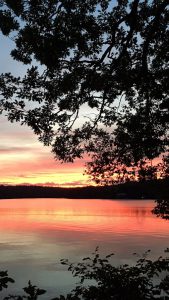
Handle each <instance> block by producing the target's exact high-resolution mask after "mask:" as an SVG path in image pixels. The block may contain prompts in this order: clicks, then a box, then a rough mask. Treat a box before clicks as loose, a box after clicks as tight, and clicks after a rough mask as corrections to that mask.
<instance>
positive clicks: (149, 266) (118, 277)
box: [0, 248, 169, 300]
mask: <svg viewBox="0 0 169 300" xmlns="http://www.w3.org/2000/svg"><path fill="white" fill-rule="evenodd" d="M149 252H150V250H148V251H147V252H146V253H145V254H144V255H143V256H142V257H141V258H139V259H137V261H136V263H135V264H134V265H132V266H129V265H128V264H124V265H120V266H114V265H113V264H112V263H111V262H110V259H111V257H112V256H113V255H114V254H113V253H112V254H110V255H107V256H106V257H105V258H101V257H100V255H99V253H98V248H96V251H95V252H94V253H93V254H92V256H91V257H85V258H84V259H83V261H82V262H80V263H77V264H74V263H70V262H69V260H67V259H66V260H65V259H64V260H61V263H62V264H63V265H66V266H67V267H68V270H69V271H71V272H72V275H73V276H74V277H77V278H78V279H79V283H78V284H77V285H76V287H75V288H74V289H73V290H72V291H71V292H70V294H68V295H66V296H63V295H60V296H59V297H55V298H53V299H52V300H80V299H83V300H111V299H113V300H136V299H137V300H153V299H154V300H155V299H165V300H167V299H169V257H167V256H166V255H165V257H162V256H160V257H159V258H158V259H157V260H151V259H149V258H148V254H149ZM167 252H169V249H167V250H165V253H167ZM86 281H87V282H86ZM12 282H14V280H13V279H12V278H10V277H9V276H8V273H7V272H6V271H5V272H4V271H2V272H0V290H2V289H4V288H7V287H8V284H9V283H12ZM23 290H24V292H25V294H24V295H20V296H19V295H15V296H14V295H9V296H8V297H5V298H4V300H9V299H15V300H23V299H27V300H37V299H39V297H40V296H41V295H43V294H45V293H46V291H45V290H43V289H39V288H38V287H36V286H34V285H32V283H31V282H30V281H29V282H28V286H27V287H25V288H24V289H23ZM164 296H165V297H164ZM46 299H49V298H48V297H47V298H46Z"/></svg>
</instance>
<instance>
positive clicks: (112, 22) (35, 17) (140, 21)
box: [0, 0, 169, 167]
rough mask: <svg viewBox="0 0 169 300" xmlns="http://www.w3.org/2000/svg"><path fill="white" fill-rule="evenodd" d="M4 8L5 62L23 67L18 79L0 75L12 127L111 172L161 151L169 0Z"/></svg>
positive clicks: (0, 17) (46, 0)
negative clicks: (8, 47)
mask: <svg viewBox="0 0 169 300" xmlns="http://www.w3.org/2000/svg"><path fill="white" fill-rule="evenodd" d="M0 4H1V7H0V30H1V31H2V34H4V35H6V36H9V37H10V38H11V39H12V40H13V42H14V49H13V50H12V52H11V56H12V58H13V59H15V60H17V61H19V62H22V63H23V64H26V65H28V68H27V72H26V74H25V76H24V77H22V78H21V77H19V76H18V77H15V76H13V75H12V74H11V73H6V74H1V75H0V109H1V112H2V111H4V112H5V114H6V115H7V117H8V120H9V121H11V122H13V121H17V122H20V123H21V124H22V125H23V124H26V125H28V126H29V127H31V128H32V129H33V131H34V132H35V134H37V135H38V136H39V140H40V141H42V142H43V143H44V144H45V145H51V146H52V151H53V153H54V156H55V158H56V159H59V160H61V161H66V162H72V161H73V160H74V159H75V158H77V157H78V158H81V157H82V156H83V155H84V153H86V152H87V153H88V154H90V155H91V156H92V158H95V154H97V155H98V153H99V151H100V155H101V156H102V157H104V164H105V166H107V167H108V166H109V164H110V163H112V161H111V159H114V158H115V160H114V163H117V165H118V164H119V163H120V164H125V165H127V166H132V165H137V164H138V162H140V160H142V159H153V158H155V157H157V156H158V155H159V154H161V153H164V152H165V151H167V147H168V126H169V125H168V120H169V112H168V111H169V100H168V82H169V80H168V71H169V69H168V43H169V34H168V33H169V32H168V17H169V12H168V0H159V1H156V0H152V1H147V0H144V1H143V0H131V1H129V0H117V1H114V0H83V1H79V0H37V1H33V0H15V1H13V0H1V1H0ZM109 153H110V155H109ZM101 156H100V157H101ZM93 161H94V160H93ZM96 166H97V165H96Z"/></svg>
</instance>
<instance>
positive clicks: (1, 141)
mask: <svg viewBox="0 0 169 300" xmlns="http://www.w3.org/2000/svg"><path fill="white" fill-rule="evenodd" d="M12 45H13V44H12V41H11V40H10V39H9V38H5V37H3V36H2V35H0V49H1V56H0V72H1V73H2V72H11V73H12V74H15V75H18V76H22V75H23V74H24V73H25V70H26V66H23V65H22V64H21V63H18V62H16V61H13V60H12V59H11V58H10V50H11V49H12V47H13V46H12ZM0 128H1V131H0V184H42V185H48V186H50V185H51V186H53V185H56V186H79V185H80V186H81V185H86V184H88V177H87V175H83V172H84V163H85V161H84V160H83V161H82V160H81V161H76V162H75V163H74V164H72V163H70V164H60V163H59V162H56V161H55V160H54V158H53V156H52V154H51V149H50V147H44V146H43V144H42V143H40V142H39V141H38V138H37V136H35V135H34V134H33V132H32V131H31V130H30V129H29V128H27V127H26V126H25V127H23V126H20V124H19V123H18V124H17V123H12V124H11V123H9V122H8V121H7V119H6V118H5V116H2V115H0Z"/></svg>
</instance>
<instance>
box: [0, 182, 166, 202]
mask: <svg viewBox="0 0 169 300" xmlns="http://www.w3.org/2000/svg"><path fill="white" fill-rule="evenodd" d="M15 198H17V199H18V198H68V199H114V200H116V199H126V200H127V199H130V200H132V199H133V200H134V199H135V200H137V199H143V200H144V199H145V200H146V199H160V198H165V199H169V178H167V179H163V180H161V179H159V180H152V181H145V182H128V183H124V184H119V185H114V186H97V187H95V186H87V187H75V188H61V187H42V186H5V185H0V199H15Z"/></svg>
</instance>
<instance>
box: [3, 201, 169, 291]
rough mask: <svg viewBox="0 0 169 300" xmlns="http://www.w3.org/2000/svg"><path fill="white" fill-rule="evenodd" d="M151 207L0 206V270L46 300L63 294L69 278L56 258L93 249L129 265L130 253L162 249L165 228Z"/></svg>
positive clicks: (167, 230)
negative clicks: (36, 287) (39, 290)
mask: <svg viewBox="0 0 169 300" xmlns="http://www.w3.org/2000/svg"><path fill="white" fill-rule="evenodd" d="M153 206H154V203H153V201H145V200H144V201H138V200H136V201H133V200H132V201H122V200H120V201H107V200H77V199H76V200H70V199H20V200H17V199H16V200H1V201H0V216H1V218H0V253H1V255H0V265H1V268H2V269H8V270H9V272H10V274H12V275H13V276H14V277H15V278H16V279H17V286H19V285H20V286H21V287H23V286H25V284H26V282H27V280H28V279H29V278H30V275H31V278H32V281H33V282H35V283H37V284H40V285H41V286H42V287H44V288H47V289H48V290H49V291H50V293H51V296H54V294H52V289H53V286H56V287H57V291H58V293H59V292H62V291H63V289H64V290H65V291H66V290H69V288H70V287H71V285H72V282H73V281H72V278H71V275H70V274H68V273H67V272H66V271H65V270H64V269H63V267H62V266H61V265H60V264H56V262H57V261H59V259H61V258H67V257H68V258H71V259H72V260H74V261H75V260H76V261H78V260H80V259H81V258H82V257H84V256H86V255H89V254H90V253H91V252H92V251H93V250H94V249H95V247H96V246H99V247H100V251H101V252H103V253H106V254H107V253H110V252H112V251H113V252H115V253H117V256H116V260H117V262H126V261H127V262H129V261H130V260H132V257H131V256H130V254H131V253H132V252H140V253H142V252H144V251H145V250H147V249H153V251H152V256H156V255H159V254H161V251H162V250H163V249H164V248H166V247H167V246H169V245H168V238H169V226H168V223H167V222H166V221H165V220H161V219H158V218H156V217H155V216H154V215H152V213H151V210H152V208H153Z"/></svg>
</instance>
